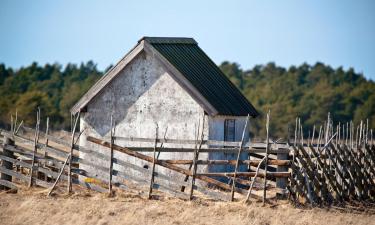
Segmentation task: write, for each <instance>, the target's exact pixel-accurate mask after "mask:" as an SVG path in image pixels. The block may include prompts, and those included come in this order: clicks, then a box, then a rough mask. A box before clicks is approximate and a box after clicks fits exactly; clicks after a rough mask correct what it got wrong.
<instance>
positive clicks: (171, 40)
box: [138, 36, 198, 45]
mask: <svg viewBox="0 0 375 225" xmlns="http://www.w3.org/2000/svg"><path fill="white" fill-rule="evenodd" d="M141 41H147V42H148V43H150V44H193V45H197V44H198V42H196V41H195V40H194V38H188V37H148V36H144V37H142V38H141V39H140V40H139V41H138V43H140V42H141Z"/></svg>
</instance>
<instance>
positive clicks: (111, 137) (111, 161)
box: [108, 114, 114, 196]
mask: <svg viewBox="0 0 375 225" xmlns="http://www.w3.org/2000/svg"><path fill="white" fill-rule="evenodd" d="M113 129H114V128H113V115H112V114H111V132H110V139H111V146H110V152H109V170H108V172H109V181H108V192H109V195H110V196H112V173H113V143H114V140H113Z"/></svg>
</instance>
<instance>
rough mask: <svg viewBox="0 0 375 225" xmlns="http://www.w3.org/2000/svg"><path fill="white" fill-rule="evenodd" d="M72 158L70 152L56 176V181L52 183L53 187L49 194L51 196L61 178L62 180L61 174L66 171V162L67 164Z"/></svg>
mask: <svg viewBox="0 0 375 225" xmlns="http://www.w3.org/2000/svg"><path fill="white" fill-rule="evenodd" d="M70 158H71V154H69V155H68V157H66V159H65V162H64V164H63V166H62V167H61V170H60V173H59V175H58V176H57V178H56V180H55V183H54V184H53V185H52V188H51V190H50V191H49V192H48V194H47V196H50V195H51V193H52V191H53V190H54V189H55V187H56V185H57V183H58V182H59V180H60V177H61V175H62V174H63V172H64V168H65V166H66V164H67V162H68V160H69V159H70ZM70 179H71V177H69V178H68V180H70Z"/></svg>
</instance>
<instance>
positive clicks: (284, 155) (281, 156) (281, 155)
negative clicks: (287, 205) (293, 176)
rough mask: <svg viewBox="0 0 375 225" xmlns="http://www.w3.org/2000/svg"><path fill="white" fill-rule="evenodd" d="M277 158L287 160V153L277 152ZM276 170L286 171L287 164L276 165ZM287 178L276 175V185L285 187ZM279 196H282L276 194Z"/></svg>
mask: <svg viewBox="0 0 375 225" xmlns="http://www.w3.org/2000/svg"><path fill="white" fill-rule="evenodd" d="M277 159H278V160H288V153H277ZM277 172H288V166H277ZM287 183H288V178H284V177H280V178H279V177H278V178H276V187H277V188H281V189H286V186H287ZM278 196H279V197H283V196H280V195H278Z"/></svg>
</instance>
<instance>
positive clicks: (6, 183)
mask: <svg viewBox="0 0 375 225" xmlns="http://www.w3.org/2000/svg"><path fill="white" fill-rule="evenodd" d="M0 185H3V186H5V187H8V188H10V189H14V190H18V187H17V185H16V184H15V183H12V182H10V181H8V180H2V179H0Z"/></svg>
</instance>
